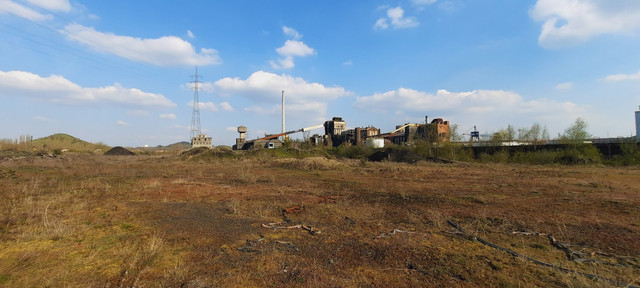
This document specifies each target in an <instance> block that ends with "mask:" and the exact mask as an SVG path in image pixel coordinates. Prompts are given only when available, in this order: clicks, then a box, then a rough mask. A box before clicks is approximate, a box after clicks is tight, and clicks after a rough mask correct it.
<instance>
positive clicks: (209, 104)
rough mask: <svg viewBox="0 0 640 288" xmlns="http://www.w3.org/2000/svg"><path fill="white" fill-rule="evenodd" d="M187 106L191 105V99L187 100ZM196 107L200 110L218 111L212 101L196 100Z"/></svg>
mask: <svg viewBox="0 0 640 288" xmlns="http://www.w3.org/2000/svg"><path fill="white" fill-rule="evenodd" d="M187 106H189V107H193V101H189V102H187ZM198 108H199V109H200V111H214V112H215V111H218V106H217V105H216V103H213V102H211V101H209V102H198Z"/></svg>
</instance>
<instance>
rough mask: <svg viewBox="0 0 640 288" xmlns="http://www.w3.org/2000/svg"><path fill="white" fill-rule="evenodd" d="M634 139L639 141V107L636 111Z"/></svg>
mask: <svg viewBox="0 0 640 288" xmlns="http://www.w3.org/2000/svg"><path fill="white" fill-rule="evenodd" d="M636 139H637V140H638V141H640V107H639V108H638V111H636Z"/></svg>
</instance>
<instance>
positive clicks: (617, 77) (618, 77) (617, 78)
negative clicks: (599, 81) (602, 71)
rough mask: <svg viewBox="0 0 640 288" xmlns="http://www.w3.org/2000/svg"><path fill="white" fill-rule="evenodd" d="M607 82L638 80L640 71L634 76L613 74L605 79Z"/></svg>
mask: <svg viewBox="0 0 640 288" xmlns="http://www.w3.org/2000/svg"><path fill="white" fill-rule="evenodd" d="M605 80H606V81H607V82H619V81H625V80H640V71H638V73H634V74H614V75H609V76H607V77H606V78H605Z"/></svg>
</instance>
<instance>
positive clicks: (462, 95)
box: [356, 88, 586, 131]
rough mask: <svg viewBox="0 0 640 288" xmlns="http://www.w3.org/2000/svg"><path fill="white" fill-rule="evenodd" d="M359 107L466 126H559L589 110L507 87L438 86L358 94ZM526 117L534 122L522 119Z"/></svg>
mask: <svg viewBox="0 0 640 288" xmlns="http://www.w3.org/2000/svg"><path fill="white" fill-rule="evenodd" d="M356 107H358V108H360V109H364V110H367V111H371V112H376V113H383V114H386V113H394V114H395V115H396V117H399V115H410V116H411V117H413V118H414V119H424V118H423V117H424V115H425V114H427V115H430V116H431V117H445V118H448V119H449V118H450V119H449V120H451V119H455V121H454V123H459V124H461V125H465V126H473V125H478V126H479V127H480V126H482V127H483V129H495V130H498V129H501V128H504V127H506V126H507V125H508V124H523V125H524V126H526V125H531V124H532V123H533V122H535V121H539V122H541V123H545V124H549V125H550V128H555V129H560V128H561V125H564V124H565V123H570V122H571V121H573V120H574V119H576V118H577V117H579V116H580V115H581V114H582V113H584V112H585V111H586V110H585V108H584V107H581V106H580V105H577V104H575V103H572V102H558V101H554V100H549V99H545V98H542V99H534V100H529V101H525V100H524V99H523V98H522V97H521V96H520V95H518V94H517V93H515V92H511V91H504V90H473V91H469V92H450V91H447V90H438V91H437V93H436V94H431V93H427V92H422V91H417V90H413V89H407V88H400V89H398V90H393V91H388V92H385V93H376V94H374V95H371V96H365V97H357V99H356ZM434 114H435V115H434ZM523 119H526V121H532V122H531V123H523ZM554 125H556V126H557V127H556V126H554ZM558 125H559V126H558ZM524 126H523V127H524ZM483 131H486V130H483Z"/></svg>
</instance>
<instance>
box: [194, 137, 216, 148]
mask: <svg viewBox="0 0 640 288" xmlns="http://www.w3.org/2000/svg"><path fill="white" fill-rule="evenodd" d="M212 139H213V138H212V137H207V135H206V134H198V136H196V137H193V138H191V148H197V147H207V148H209V149H211V144H212Z"/></svg>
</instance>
